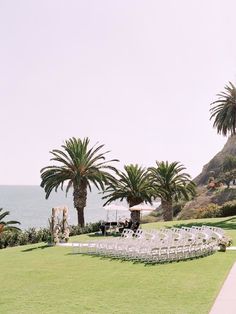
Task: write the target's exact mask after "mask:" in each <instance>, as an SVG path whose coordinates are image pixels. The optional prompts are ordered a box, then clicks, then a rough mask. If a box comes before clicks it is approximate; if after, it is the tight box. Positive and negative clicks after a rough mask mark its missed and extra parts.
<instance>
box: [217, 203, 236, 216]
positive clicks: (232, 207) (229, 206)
mask: <svg viewBox="0 0 236 314" xmlns="http://www.w3.org/2000/svg"><path fill="white" fill-rule="evenodd" d="M220 209H221V215H222V217H227V216H234V215H236V201H230V202H226V203H224V204H223V205H222V206H221V208H220Z"/></svg>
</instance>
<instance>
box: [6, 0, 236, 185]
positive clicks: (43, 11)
mask: <svg viewBox="0 0 236 314" xmlns="http://www.w3.org/2000/svg"><path fill="white" fill-rule="evenodd" d="M235 12H236V2H235V0H228V1H227V0H221V1H217V0H212V1H210V0H201V1H199V0H198V1H197V0H178V1H177V0H176V1H174V0H169V1H166V0H165V1H160V0H153V1H151V0H142V1H140V0H107V1H105V0H100V1H98V0H93V1H92V0H83V1H80V0H74V1H73V0H70V1H68V0H67V1H66V0H64V1H59V0H44V1H43V0H38V1H37V0H34V1H32V0H28V1H25V0H20V1H19V0H0V40H1V41H0V45H1V46H0V60H1V61H0V62H1V66H0V106H1V112H0V138H1V152H0V184H39V183H40V175H39V171H40V169H41V168H42V167H44V166H46V165H49V164H50V162H49V159H50V157H51V156H50V154H49V151H50V150H52V149H54V148H60V146H61V144H63V141H64V140H66V139H68V138H69V137H72V136H74V137H81V138H83V137H85V136H88V137H89V138H90V140H91V144H95V143H96V142H97V141H98V142H99V143H101V144H105V149H107V150H111V153H110V154H109V156H108V157H110V158H118V159H119V160H120V164H117V167H118V168H120V169H121V168H122V167H123V165H124V164H129V163H138V164H140V165H143V166H146V167H148V166H153V165H154V163H155V161H156V160H159V161H160V160H169V161H180V162H181V163H182V164H184V165H185V166H186V168H187V172H188V173H189V174H191V176H192V177H195V176H196V175H197V174H199V173H200V172H201V170H202V167H203V165H204V164H206V163H207V162H208V161H209V159H210V158H212V157H213V156H214V155H215V154H216V153H217V152H218V151H219V150H220V149H221V148H222V147H223V145H224V143H225V142H226V138H224V137H222V136H220V135H217V134H216V131H215V130H213V128H212V122H210V121H209V116H210V114H209V108H210V105H209V104H210V103H211V102H212V101H214V100H215V99H216V94H217V93H219V92H220V91H222V90H223V89H224V86H225V84H227V83H228V81H232V82H233V83H236V41H235V29H236V19H235Z"/></svg>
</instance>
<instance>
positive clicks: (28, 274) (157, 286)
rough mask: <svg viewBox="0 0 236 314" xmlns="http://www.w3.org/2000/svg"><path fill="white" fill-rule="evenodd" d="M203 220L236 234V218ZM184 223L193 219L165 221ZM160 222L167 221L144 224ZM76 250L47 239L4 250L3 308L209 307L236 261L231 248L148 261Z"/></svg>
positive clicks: (178, 309)
mask: <svg viewBox="0 0 236 314" xmlns="http://www.w3.org/2000/svg"><path fill="white" fill-rule="evenodd" d="M193 222H194V224H195V221H193ZM199 222H200V223H202V222H204V223H207V224H210V223H212V224H221V226H222V225H225V228H226V229H227V233H229V234H231V236H232V237H233V238H234V239H235V240H236V218H231V220H229V218H228V221H227V219H226V218H224V219H217V220H212V219H208V220H204V221H203V220H202V221H199V220H197V223H199ZM179 223H181V224H182V223H185V224H189V223H190V221H185V222H172V223H170V224H169V223H168V224H165V225H168V226H170V225H176V224H179ZM161 226H163V223H162V224H161V223H155V224H149V225H144V226H143V227H144V228H159V227H161ZM76 238H77V240H78V237H75V239H76ZM80 238H81V239H83V240H86V239H95V238H96V237H93V236H81V237H80ZM99 238H101V237H99ZM235 243H236V242H235ZM71 252H72V250H71V248H63V247H47V246H45V245H44V244H36V245H29V246H22V247H17V248H9V249H5V250H1V251H0V267H1V294H0V309H1V310H0V311H1V312H2V313H4V314H8V313H12V314H15V313H17V314H20V313H27V314H28V313H45V314H46V313H47V314H50V313H57V314H64V313H82V314H83V313H85V314H86V313H89V314H92V313H160V314H165V313H166V314H167V313H171V314H172V313H173V314H174V313H181V314H185V313H191V314H194V313H196V314H201V313H208V312H209V310H210V308H211V306H212V303H213V301H214V299H215V297H216V296H217V293H218V291H219V289H220V287H221V285H222V283H223V281H224V279H225V277H226V276H227V274H228V272H229V270H230V268H231V267H232V265H233V263H234V262H235V261H236V252H235V251H230V252H226V253H216V254H214V255H212V256H209V257H205V258H200V259H196V260H190V261H185V262H179V263H170V264H162V265H154V266H145V265H144V264H134V263H132V262H122V261H119V260H110V259H105V258H99V257H92V256H85V255H79V254H74V255H73V254H71Z"/></svg>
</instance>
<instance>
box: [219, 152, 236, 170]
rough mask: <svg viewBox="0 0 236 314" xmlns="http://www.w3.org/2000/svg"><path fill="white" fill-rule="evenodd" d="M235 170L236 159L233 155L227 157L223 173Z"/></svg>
mask: <svg viewBox="0 0 236 314" xmlns="http://www.w3.org/2000/svg"><path fill="white" fill-rule="evenodd" d="M235 168H236V157H235V156H233V155H228V156H226V157H225V159H224V161H223V164H222V170H223V172H227V171H231V170H233V169H235Z"/></svg>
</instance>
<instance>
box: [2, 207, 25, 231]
mask: <svg viewBox="0 0 236 314" xmlns="http://www.w3.org/2000/svg"><path fill="white" fill-rule="evenodd" d="M8 215H10V212H9V211H3V208H0V234H1V233H2V232H4V231H7V230H12V231H19V230H20V228H17V227H15V226H12V225H16V224H18V225H20V222H19V221H16V220H9V221H5V220H3V219H4V218H5V217H6V216H8Z"/></svg>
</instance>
